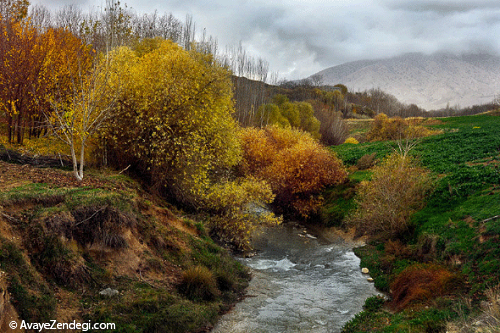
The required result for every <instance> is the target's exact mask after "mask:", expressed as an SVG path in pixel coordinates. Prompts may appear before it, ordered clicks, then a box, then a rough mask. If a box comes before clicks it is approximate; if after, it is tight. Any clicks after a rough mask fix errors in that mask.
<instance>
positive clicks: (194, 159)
mask: <svg viewBox="0 0 500 333" xmlns="http://www.w3.org/2000/svg"><path fill="white" fill-rule="evenodd" d="M144 43H150V44H151V45H149V46H148V47H145V48H144V47H140V46H139V47H137V51H134V50H132V49H130V48H128V47H121V48H119V49H117V50H116V51H115V52H114V57H113V60H112V62H111V64H112V68H113V72H114V74H113V75H114V76H113V81H116V82H121V84H122V85H123V87H122V89H121V93H120V96H119V99H118V104H117V106H116V108H115V110H114V112H115V114H116V117H115V118H113V120H112V121H111V122H110V125H109V127H108V130H107V133H106V136H107V138H108V142H109V144H110V150H111V152H112V153H113V154H115V156H117V159H116V160H117V162H120V161H121V163H124V165H128V164H133V165H134V166H135V167H136V168H138V169H140V170H141V172H142V174H143V175H148V178H149V180H150V181H151V183H152V185H153V186H154V187H155V188H157V189H158V190H163V189H165V190H166V191H167V192H166V194H169V195H172V197H173V198H174V199H176V200H178V201H180V202H182V203H185V204H189V205H194V206H196V205H197V204H200V202H199V201H200V200H199V196H201V195H202V194H203V193H204V191H206V189H207V188H208V187H209V186H210V183H211V180H212V179H213V177H220V176H221V175H222V174H224V173H223V171H224V170H225V169H226V168H228V167H231V166H233V165H235V164H236V163H238V161H239V159H240V146H239V141H238V136H237V129H238V126H237V123H236V121H235V120H234V119H233V118H232V117H231V113H232V112H233V103H232V94H231V92H232V89H231V80H230V76H229V72H228V71H227V70H226V69H224V68H222V67H220V66H219V65H217V63H216V62H215V61H214V59H213V57H212V56H211V55H209V54H208V55H207V54H201V53H199V52H197V51H196V50H192V51H189V52H188V51H186V50H183V49H182V48H181V47H180V46H178V45H176V44H174V43H173V42H171V41H165V40H162V39H155V40H153V41H144Z"/></svg>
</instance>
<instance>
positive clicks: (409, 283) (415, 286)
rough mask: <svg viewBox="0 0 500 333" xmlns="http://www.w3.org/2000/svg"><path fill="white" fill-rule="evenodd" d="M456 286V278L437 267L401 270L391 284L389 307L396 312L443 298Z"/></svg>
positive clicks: (415, 266) (416, 267)
mask: <svg viewBox="0 0 500 333" xmlns="http://www.w3.org/2000/svg"><path fill="white" fill-rule="evenodd" d="M457 285H458V277H457V275H456V274H454V273H452V272H450V271H449V270H447V269H446V268H444V267H441V266H438V265H433V264H431V265H425V264H415V265H412V266H409V267H407V268H406V269H405V270H403V271H402V272H401V273H400V274H399V275H398V276H397V277H396V279H395V280H394V281H393V282H392V284H391V291H392V301H391V307H392V308H393V309H395V310H397V311H400V310H403V309H405V308H406V307H408V306H411V305H415V304H419V303H420V304H422V303H425V302H428V301H430V300H432V299H435V298H436V297H439V296H444V295H446V294H448V293H450V292H451V291H453V289H455V287H456V286H457Z"/></svg>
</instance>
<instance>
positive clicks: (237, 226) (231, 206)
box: [204, 177, 281, 250]
mask: <svg viewBox="0 0 500 333" xmlns="http://www.w3.org/2000/svg"><path fill="white" fill-rule="evenodd" d="M273 199H274V195H273V192H272V190H271V187H270V186H269V184H268V183H267V182H265V181H263V180H256V179H254V178H251V177H250V178H240V179H237V180H235V181H228V182H225V183H220V184H216V185H214V186H212V187H211V189H210V193H208V194H207V195H206V196H205V202H204V207H205V208H206V209H208V210H209V211H210V212H211V213H213V216H212V218H211V223H212V226H211V227H212V231H213V232H215V234H216V235H217V237H218V238H219V239H220V240H222V241H224V242H226V243H230V244H232V245H233V246H234V247H236V248H237V249H239V250H247V249H249V248H250V237H251V235H252V233H253V231H254V230H255V229H257V227H258V226H259V225H262V224H279V223H280V222H281V220H280V219H279V218H276V217H275V216H274V214H272V213H271V212H269V211H267V209H266V205H267V204H269V203H271V202H272V201H273Z"/></svg>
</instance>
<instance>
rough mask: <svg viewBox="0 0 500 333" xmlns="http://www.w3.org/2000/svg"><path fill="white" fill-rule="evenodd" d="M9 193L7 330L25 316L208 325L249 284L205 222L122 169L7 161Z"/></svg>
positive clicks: (150, 326) (4, 262)
mask: <svg viewBox="0 0 500 333" xmlns="http://www.w3.org/2000/svg"><path fill="white" fill-rule="evenodd" d="M0 148H2V147H0ZM4 152H5V150H4ZM6 159H8V157H7V158H6ZM0 192H1V194H0V230H1V237H0V269H1V275H0V287H1V288H2V290H3V292H2V295H1V297H0V303H1V304H2V307H1V312H0V313H1V314H2V316H1V318H2V321H1V322H0V331H2V332H7V331H8V326H7V325H8V324H9V323H10V321H11V320H15V321H16V322H17V323H18V324H19V325H20V323H21V319H22V320H26V322H29V323H35V322H42V323H43V322H49V320H53V319H54V320H57V321H58V322H59V323H71V322H73V321H76V322H77V323H89V322H90V323H92V324H96V323H114V324H115V325H116V326H115V329H110V330H100V332H135V331H141V332H142V331H144V332H169V333H170V332H187V331H189V332H200V331H206V330H207V329H209V328H210V327H211V326H212V324H214V323H215V321H216V319H217V317H218V316H219V314H220V313H222V312H224V311H226V310H227V309H228V308H229V306H230V305H231V304H232V303H233V302H235V301H236V299H237V298H238V295H239V293H240V292H241V291H242V290H243V288H244V287H245V286H246V284H247V281H248V278H249V276H248V273H247V272H246V270H245V269H244V268H243V267H242V266H241V265H240V264H239V263H237V262H236V261H235V260H234V259H232V257H231V256H230V255H229V253H228V252H227V251H226V250H224V249H222V248H220V247H219V246H217V245H216V244H215V243H214V242H213V241H212V240H211V239H210V238H209V237H208V235H207V234H206V231H205V228H204V226H203V224H202V223H199V222H196V221H195V220H193V219H191V218H189V217H187V216H185V215H184V214H183V216H181V215H180V214H182V213H181V212H178V211H176V210H175V209H174V208H172V207H171V206H169V205H167V204H166V203H165V202H163V201H162V200H161V199H158V198H156V197H155V196H153V195H151V194H148V193H147V192H146V191H144V190H143V189H142V188H141V186H140V185H139V184H138V183H137V182H135V181H133V180H132V179H130V178H128V177H126V176H123V175H121V174H119V173H118V172H109V173H108V172H106V171H104V170H100V171H99V172H94V173H92V172H89V174H88V176H87V177H86V179H85V180H84V181H83V182H77V181H76V180H75V178H74V176H73V175H72V173H71V172H69V171H64V170H59V169H49V168H46V169H41V168H36V167H32V166H29V165H19V164H12V163H7V162H5V161H0ZM19 331H20V330H16V332H19ZM59 331H61V330H59Z"/></svg>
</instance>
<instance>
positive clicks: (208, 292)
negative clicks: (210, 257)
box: [178, 265, 220, 301]
mask: <svg viewBox="0 0 500 333" xmlns="http://www.w3.org/2000/svg"><path fill="white" fill-rule="evenodd" d="M178 289H179V291H180V292H181V293H182V294H184V295H185V296H186V297H187V298H189V299H190V300H192V301H213V300H214V299H215V298H217V296H219V295H220V291H219V289H217V281H216V279H215V277H214V275H213V273H212V272H211V271H210V270H209V269H208V268H206V267H205V266H201V265H198V266H194V267H190V268H188V269H186V270H185V271H184V272H183V273H182V281H181V283H180V285H179V286H178Z"/></svg>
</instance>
